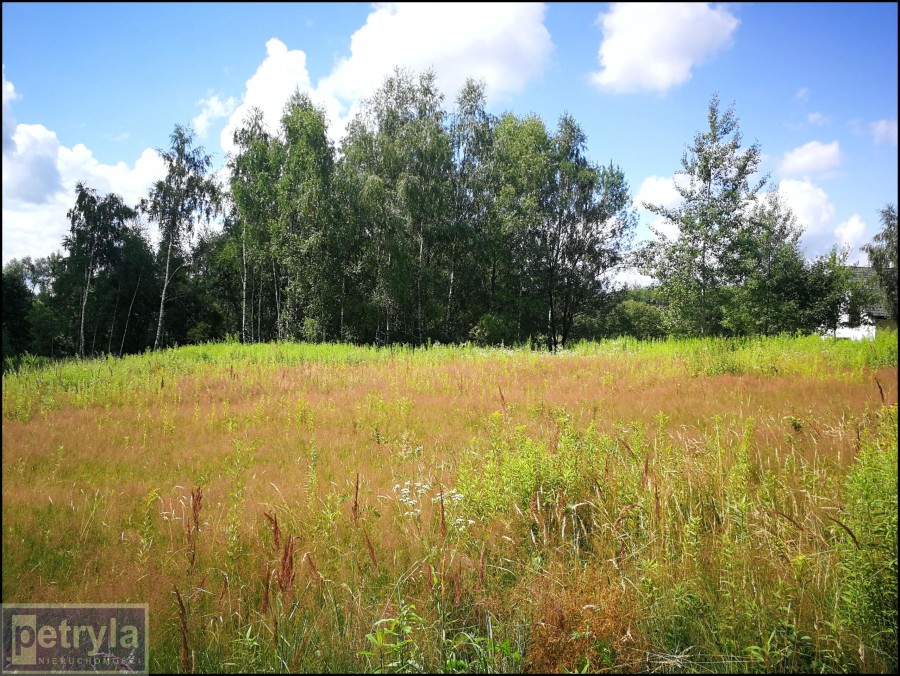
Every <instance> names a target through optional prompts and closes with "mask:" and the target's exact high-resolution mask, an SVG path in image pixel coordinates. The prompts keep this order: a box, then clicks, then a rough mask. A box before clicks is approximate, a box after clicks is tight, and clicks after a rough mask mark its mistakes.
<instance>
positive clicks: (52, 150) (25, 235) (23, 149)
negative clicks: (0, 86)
mask: <svg viewBox="0 0 900 676" xmlns="http://www.w3.org/2000/svg"><path fill="white" fill-rule="evenodd" d="M10 90H12V87H11V85H10ZM6 91H7V88H6V83H5V82H4V97H5V96H6V93H5V92H6ZM10 100H11V99H10ZM6 105H7V99H4V122H5V121H6V112H7V110H6ZM4 133H5V132H4ZM10 140H11V141H12V144H11V146H10V147H9V148H8V149H7V148H6V147H4V152H3V262H4V264H5V263H6V262H8V261H9V260H10V259H12V258H22V257H24V256H32V257H39V256H46V255H47V254H49V253H50V252H51V251H55V250H58V249H59V248H60V246H61V243H62V237H63V235H64V234H65V233H66V232H67V231H68V230H69V222H68V219H67V217H66V212H67V211H68V210H69V209H71V208H72V204H73V201H74V197H73V195H74V191H75V184H76V183H77V182H78V181H84V182H85V183H86V184H87V185H89V186H90V187H92V188H96V189H97V190H98V191H99V192H101V193H108V192H116V193H118V194H120V195H121V196H122V197H123V199H124V200H125V202H126V203H127V204H135V203H137V201H138V200H139V199H140V198H141V197H143V196H144V195H146V193H147V189H148V188H149V186H150V185H151V184H152V183H153V182H154V181H156V180H158V179H160V178H162V177H163V176H164V175H165V165H164V164H163V161H162V159H161V158H160V157H159V155H158V154H157V153H156V152H155V151H154V150H152V149H149V148H148V149H147V150H145V151H144V152H143V154H142V155H141V156H140V157H139V158H138V159H137V161H136V162H135V163H134V165H133V166H129V165H128V164H126V163H125V162H119V163H118V164H114V165H111V164H103V163H101V162H100V161H99V160H97V158H96V157H94V155H93V153H92V152H91V151H90V150H89V149H88V148H87V147H85V146H84V145H82V144H77V145H75V146H74V147H72V148H67V147H65V146H63V145H61V144H60V143H59V140H58V139H57V137H56V134H55V133H54V132H53V131H51V130H49V129H47V128H46V127H44V126H43V125H40V124H18V125H15V126H14V129H13V132H12V134H11V139H10Z"/></svg>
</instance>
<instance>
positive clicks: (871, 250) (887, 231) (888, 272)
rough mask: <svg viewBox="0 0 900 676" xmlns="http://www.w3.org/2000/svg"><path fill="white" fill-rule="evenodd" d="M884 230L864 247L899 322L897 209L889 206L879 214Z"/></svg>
mask: <svg viewBox="0 0 900 676" xmlns="http://www.w3.org/2000/svg"><path fill="white" fill-rule="evenodd" d="M879 215H880V217H881V224H882V226H883V229H882V231H881V232H879V233H878V234H876V235H875V237H873V238H872V241H871V242H869V243H868V244H866V245H864V246H863V247H862V250H863V251H865V252H866V253H867V254H868V256H869V264H870V265H871V266H872V267H873V268H875V272H876V273H877V274H878V281H879V282H880V286H881V289H880V291H881V293H882V294H883V296H884V298H885V301H886V304H887V308H888V310H889V312H890V313H891V318H892V319H893V320H894V321H895V322H896V321H897V271H898V269H900V268H898V267H897V207H896V206H895V205H893V204H888V205H886V206H885V207H884V209H882V210H881V211H880V213H879Z"/></svg>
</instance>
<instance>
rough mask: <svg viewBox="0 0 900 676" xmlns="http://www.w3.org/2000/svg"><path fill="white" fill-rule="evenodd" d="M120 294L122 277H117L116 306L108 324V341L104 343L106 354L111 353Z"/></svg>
mask: <svg viewBox="0 0 900 676" xmlns="http://www.w3.org/2000/svg"><path fill="white" fill-rule="evenodd" d="M121 295H122V278H121V277H119V291H118V293H116V307H115V309H114V310H113V316H112V323H111V324H110V325H109V341H107V344H106V354H112V337H113V331H114V330H115V328H116V315H117V314H118V313H119V298H120V297H121Z"/></svg>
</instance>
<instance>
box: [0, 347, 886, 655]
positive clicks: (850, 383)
mask: <svg viewBox="0 0 900 676" xmlns="http://www.w3.org/2000/svg"><path fill="white" fill-rule="evenodd" d="M2 476H3V535H2V545H3V550H2V551H3V561H2V563H3V574H2V581H3V591H2V596H3V601H4V602H13V603H41V602H44V603H47V602H68V603H75V602H80V603H89V602H98V603H99V602H122V603H124V602H131V603H143V602H146V603H149V604H150V620H151V634H150V635H151V654H150V657H151V668H152V670H154V671H169V670H171V671H182V672H207V671H257V670H258V671H278V672H288V671H294V672H298V671H299V672H322V671H367V672H372V671H380V672H422V671H434V672H445V673H446V672H449V673H463V672H522V671H524V672H542V671H549V672H563V671H569V672H574V671H585V670H586V671H636V672H637V671H709V672H744V671H751V672H769V671H779V672H783V671H830V672H834V671H839V672H840V671H848V672H849V671H857V670H864V671H882V672H894V671H896V669H897V336H896V334H883V335H880V336H879V337H878V338H877V339H876V340H875V341H874V342H862V343H851V342H848V341H833V340H822V339H820V338H818V337H810V338H775V339H754V340H706V341H698V340H690V341H676V340H669V341H664V342H651V343H639V342H635V341H631V340H616V341H609V342H604V343H585V344H581V345H578V346H576V347H575V348H574V349H572V350H568V351H563V352H560V353H557V354H548V353H539V352H532V351H528V350H496V349H495V350H481V349H474V348H456V347H438V348H432V349H427V350H424V349H423V350H411V349H397V348H395V349H374V348H362V347H349V346H341V345H298V344H270V345H253V346H249V345H248V346H242V345H238V344H217V345H206V346H198V347H188V348H179V349H173V350H167V351H164V352H157V353H148V354H146V355H143V356H133V357H126V358H124V359H109V360H94V361H81V362H78V361H73V362H68V363H57V364H51V365H46V366H41V365H33V366H30V367H29V366H25V367H23V368H22V369H21V370H20V371H19V372H18V373H16V374H11V375H4V377H3V463H2Z"/></svg>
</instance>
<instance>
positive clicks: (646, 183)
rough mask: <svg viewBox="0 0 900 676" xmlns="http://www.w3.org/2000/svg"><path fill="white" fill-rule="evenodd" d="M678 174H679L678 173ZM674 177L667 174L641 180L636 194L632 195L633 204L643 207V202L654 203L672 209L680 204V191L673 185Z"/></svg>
mask: <svg viewBox="0 0 900 676" xmlns="http://www.w3.org/2000/svg"><path fill="white" fill-rule="evenodd" d="M679 176H680V175H679ZM675 182H676V179H675V178H673V177H671V176H669V177H663V176H648V177H647V178H645V179H644V180H643V181H642V182H641V186H640V187H639V188H638V191H637V194H636V195H635V196H634V202H635V204H636V205H637V206H638V207H640V208H643V205H644V203H645V202H646V203H647V204H656V205H659V206H663V207H666V208H667V209H672V208H674V207H677V206H678V205H679V204H681V200H682V198H681V193H679V192H678V189H677V188H676V187H675Z"/></svg>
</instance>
